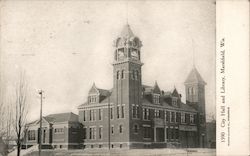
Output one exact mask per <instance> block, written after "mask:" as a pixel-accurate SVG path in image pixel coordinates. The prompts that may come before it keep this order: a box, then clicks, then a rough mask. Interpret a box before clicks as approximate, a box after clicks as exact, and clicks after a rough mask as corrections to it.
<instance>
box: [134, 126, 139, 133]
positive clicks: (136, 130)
mask: <svg viewBox="0 0 250 156" xmlns="http://www.w3.org/2000/svg"><path fill="white" fill-rule="evenodd" d="M138 130H139V126H138V125H137V124H134V132H135V133H138Z"/></svg>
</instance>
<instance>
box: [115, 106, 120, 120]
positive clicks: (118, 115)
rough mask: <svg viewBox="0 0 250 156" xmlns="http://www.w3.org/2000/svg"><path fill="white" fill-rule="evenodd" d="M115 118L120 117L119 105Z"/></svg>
mask: <svg viewBox="0 0 250 156" xmlns="http://www.w3.org/2000/svg"><path fill="white" fill-rule="evenodd" d="M116 108H117V118H118V119H119V118H120V106H117V107H116Z"/></svg>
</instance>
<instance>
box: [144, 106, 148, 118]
mask: <svg viewBox="0 0 250 156" xmlns="http://www.w3.org/2000/svg"><path fill="white" fill-rule="evenodd" d="M143 120H149V109H148V108H144V109H143Z"/></svg>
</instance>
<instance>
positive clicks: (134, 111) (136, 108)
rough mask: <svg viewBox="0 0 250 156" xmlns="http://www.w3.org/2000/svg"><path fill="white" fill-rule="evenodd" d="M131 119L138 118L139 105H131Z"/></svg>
mask: <svg viewBox="0 0 250 156" xmlns="http://www.w3.org/2000/svg"><path fill="white" fill-rule="evenodd" d="M132 117H133V118H139V105H135V104H132Z"/></svg>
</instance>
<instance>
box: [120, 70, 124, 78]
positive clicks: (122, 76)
mask: <svg viewBox="0 0 250 156" xmlns="http://www.w3.org/2000/svg"><path fill="white" fill-rule="evenodd" d="M121 79H125V73H124V70H122V75H121Z"/></svg>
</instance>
